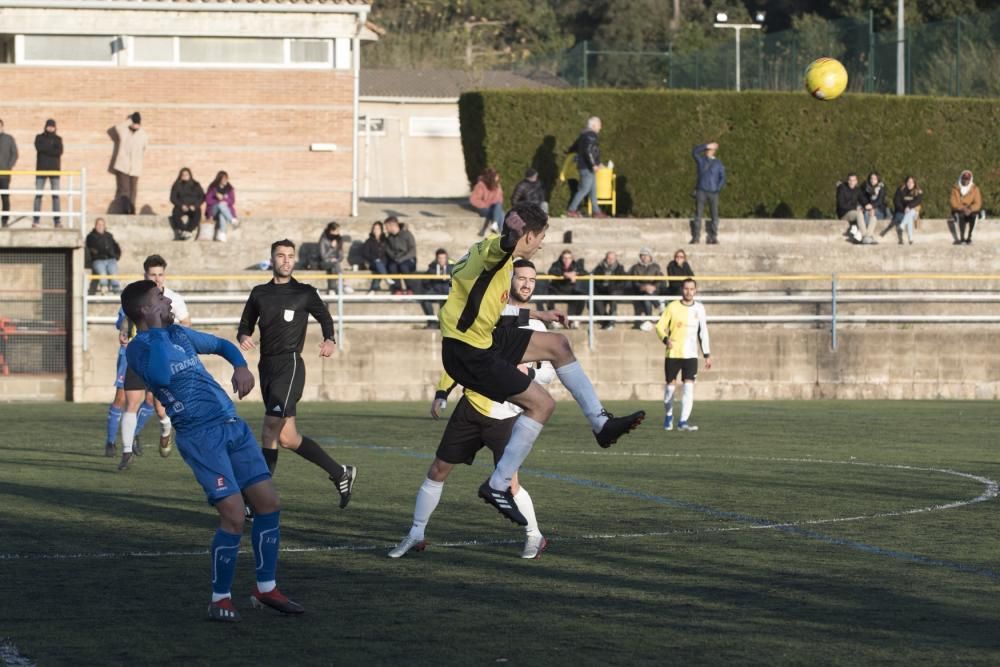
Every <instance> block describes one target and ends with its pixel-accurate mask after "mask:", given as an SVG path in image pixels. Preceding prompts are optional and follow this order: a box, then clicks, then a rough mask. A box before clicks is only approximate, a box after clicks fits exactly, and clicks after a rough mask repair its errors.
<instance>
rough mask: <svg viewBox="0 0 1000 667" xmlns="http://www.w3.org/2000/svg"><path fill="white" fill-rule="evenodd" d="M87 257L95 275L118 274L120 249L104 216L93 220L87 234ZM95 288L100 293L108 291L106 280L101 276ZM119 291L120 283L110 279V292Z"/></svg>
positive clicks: (116, 292)
mask: <svg viewBox="0 0 1000 667" xmlns="http://www.w3.org/2000/svg"><path fill="white" fill-rule="evenodd" d="M86 245H87V257H88V258H89V259H90V268H91V269H92V270H93V272H94V274H95V275H101V276H114V275H118V260H119V259H121V256H122V249H121V248H120V247H119V246H118V242H117V241H115V237H114V236H112V235H111V232H109V231H108V226H107V223H105V222H104V218H98V219H97V220H94V228H93V229H92V230H90V233H89V234H87V241H86ZM97 290H98V291H99V292H100V293H101V294H107V293H108V280H107V279H106V278H102V279H101V280H100V281H98V283H97ZM120 291H121V284H119V282H118V281H117V280H112V281H111V292H112V293H114V294H118V292H120Z"/></svg>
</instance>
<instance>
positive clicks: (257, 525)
mask: <svg viewBox="0 0 1000 667" xmlns="http://www.w3.org/2000/svg"><path fill="white" fill-rule="evenodd" d="M280 523H281V510H278V511H277V512H271V513H270V514H257V515H256V516H254V518H253V532H252V533H251V535H252V539H253V554H254V560H255V561H256V565H257V581H261V582H271V581H274V576H275V573H276V572H277V571H278V547H279V546H280V545H281V528H280V527H279V524H280Z"/></svg>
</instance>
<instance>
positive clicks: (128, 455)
mask: <svg viewBox="0 0 1000 667" xmlns="http://www.w3.org/2000/svg"><path fill="white" fill-rule="evenodd" d="M135 422H136V413H134V412H127V411H126V412H125V414H123V415H122V459H121V461H119V462H118V469H119V470H128V469H129V468H130V467H131V466H132V461H133V460H134V459H135V454H133V452H132V446H133V444H134V443H135Z"/></svg>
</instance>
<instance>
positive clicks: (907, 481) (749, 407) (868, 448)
mask: <svg viewBox="0 0 1000 667" xmlns="http://www.w3.org/2000/svg"><path fill="white" fill-rule="evenodd" d="M645 407H646V408H647V409H648V410H649V411H650V414H651V417H650V419H649V420H648V421H647V422H646V424H644V425H643V426H642V427H641V428H640V429H639V431H637V432H636V433H635V434H634V435H632V436H630V437H628V438H626V439H623V440H622V441H621V442H619V444H618V445H616V446H615V447H614V448H612V449H611V450H607V451H605V450H601V449H599V448H598V447H597V446H596V445H595V443H594V440H593V437H592V436H591V435H590V433H589V430H588V428H587V425H586V423H585V422H584V420H583V418H582V417H580V415H579V413H578V412H577V411H576V408H575V406H574V405H572V404H561V405H560V406H559V409H558V410H557V412H556V416H555V418H554V420H553V422H552V423H551V424H550V425H549V426H548V427H547V428H546V430H545V432H544V433H543V435H542V437H541V438H540V440H539V441H538V443H537V444H536V446H535V451H534V452H533V453H532V455H531V456H530V457H529V459H528V461H527V463H526V464H525V469H524V470H523V471H522V481H523V483H524V485H525V487H526V488H528V489H529V490H530V491H531V494H532V496H533V498H534V503H535V507H536V510H537V512H538V517H539V521H540V524H541V527H542V530H543V532H544V533H545V534H546V535H547V537H548V538H549V539H550V546H549V550H548V551H547V552H546V553H545V555H544V556H543V557H542V558H541V559H540V560H537V561H523V560H521V559H519V558H518V555H519V553H520V549H521V544H522V541H523V531H522V530H521V529H518V528H516V527H514V526H513V525H512V524H510V523H508V522H506V521H504V520H502V519H501V518H500V516H499V515H498V514H497V513H496V512H495V511H494V510H493V509H491V508H488V507H487V506H486V505H484V504H483V503H482V502H481V501H480V500H479V499H478V498H477V497H476V489H477V487H478V485H479V484H480V483H481V482H482V480H483V479H484V478H485V476H486V475H487V473H488V467H487V465H486V462H485V460H484V461H480V462H478V463H477V465H476V466H474V469H471V470H470V469H465V468H464V467H463V468H460V469H457V470H456V472H455V473H454V474H453V475H452V478H451V479H450V480H449V481H448V483H447V484H446V486H445V491H444V496H443V498H442V501H441V504H440V505H439V507H438V510H437V512H436V513H435V515H434V517H433V518H432V520H431V523H430V526H429V527H428V532H427V537H428V541H429V542H430V547H429V549H428V551H426V552H425V553H422V554H413V555H408V556H407V557H405V558H403V559H401V560H398V561H394V560H390V559H388V558H386V557H385V553H386V551H387V549H388V548H390V547H391V546H392V545H394V544H395V543H396V542H397V541H398V540H399V539H400V538H401V537H402V536H403V535H404V534H405V533H406V531H407V530H408V528H409V524H410V517H411V512H412V508H413V499H414V495H415V493H416V490H417V487H418V486H419V485H420V483H421V480H422V479H423V476H424V473H425V471H426V467H427V465H428V463H429V462H430V459H431V457H432V455H433V452H434V449H435V447H436V445H437V440H438V438H439V436H440V433H441V431H442V429H443V426H444V423H443V422H434V421H432V420H431V419H430V418H429V417H427V416H426V409H427V406H426V405H424V404H391V403H386V404H372V403H368V404H307V405H303V406H300V418H299V419H300V424H301V428H302V431H303V432H305V433H307V434H310V435H312V436H313V437H314V438H316V439H317V440H320V441H321V442H322V443H323V444H324V445H326V446H327V447H328V449H329V450H330V451H331V452H332V453H333V455H334V456H335V458H337V459H338V460H341V461H343V462H348V463H354V464H356V465H358V466H359V469H360V479H359V482H358V485H357V488H356V493H355V497H354V500H353V501H352V503H351V505H350V506H349V507H348V508H347V509H346V510H344V511H341V510H339V509H337V504H336V494H335V492H334V491H333V489H332V488H331V487H330V484H329V482H327V481H326V478H325V476H324V475H323V474H322V473H321V472H320V471H319V470H318V469H317V468H314V467H313V466H311V465H310V464H308V463H306V462H304V461H303V460H301V459H299V458H298V457H297V456H295V455H294V454H291V453H287V452H283V453H282V455H281V458H280V461H279V466H278V471H277V474H276V477H275V481H276V483H277V485H278V488H279V490H280V492H281V496H282V502H283V514H282V544H283V547H285V548H287V552H285V553H283V554H282V560H281V563H280V565H279V571H278V580H279V584H280V585H281V587H282V589H284V590H285V591H286V592H287V593H289V594H290V595H291V596H292V597H294V598H295V599H297V600H298V601H300V602H301V603H303V604H304V605H305V606H306V607H307V609H308V613H307V614H306V615H305V616H303V617H300V618H286V617H282V616H279V615H277V614H274V613H271V612H269V611H267V612H264V611H261V612H255V611H254V610H252V609H251V608H250V605H249V602H248V600H247V595H248V593H249V589H250V587H251V586H252V582H253V558H252V555H250V554H248V553H246V552H244V554H243V555H242V556H241V560H240V567H239V569H238V571H237V575H236V585H235V588H234V597H235V600H236V603H237V606H238V607H239V608H240V610H241V611H242V612H243V614H244V620H243V623H241V624H239V625H235V626H227V625H220V624H213V623H210V622H209V621H207V620H206V619H205V606H206V604H207V601H208V597H209V593H210V588H209V574H210V573H209V566H210V562H209V559H208V555H207V552H208V544H209V541H210V539H211V536H212V533H213V531H214V529H215V525H216V517H215V514H214V512H213V511H212V510H211V509H210V508H209V507H208V506H207V505H206V504H205V502H204V500H203V496H202V493H201V490H200V488H199V487H198V486H197V485H196V483H195V481H194V477H193V476H192V475H191V473H190V472H189V471H188V469H187V467H186V466H185V465H184V463H183V462H182V461H181V459H180V457H179V456H177V455H176V453H175V454H174V456H172V457H171V458H169V459H165V460H164V459H160V458H159V457H158V456H157V454H156V451H155V446H153V440H154V435H155V422H154V423H152V424H150V425H149V426H148V427H147V431H146V434H145V437H144V438H143V440H144V441H145V442H147V443H148V448H147V452H146V454H145V456H144V457H143V458H142V459H140V460H139V461H138V463H137V464H136V465H135V467H133V469H132V470H130V471H128V472H126V473H119V472H117V471H116V469H115V463H116V462H117V461H116V460H115V461H113V460H111V459H106V458H104V457H103V455H102V453H103V452H102V445H103V432H104V417H105V410H106V406H103V405H61V404H60V405H6V406H3V407H0V456H2V458H0V571H2V576H0V600H2V603H0V639H2V638H6V639H7V640H9V641H11V642H12V643H13V644H14V645H16V646H17V648H18V649H19V650H20V652H21V653H22V654H24V655H25V656H27V657H28V658H30V659H31V660H33V661H35V662H37V664H39V665H56V664H67V665H69V664H72V665H142V664H170V665H213V666H218V665H230V664H233V665H235V664H261V665H299V664H337V665H369V664H384V665H399V664H405V665H431V664H433V665H445V664H447V665H452V664H454V665H487V664H489V665H494V664H513V665H563V664H573V665H604V664H608V665H664V664H675V665H686V664H730V663H741V664H742V663H757V664H763V663H768V664H774V663H781V664H788V663H796V664H817V663H822V664H852V665H857V664H870V663H922V664H930V663H949V664H951V663H960V664H990V663H992V664H996V663H997V662H998V661H1000V549H998V547H1000V539H998V535H1000V514H998V512H997V506H998V501H997V498H996V494H997V488H996V484H995V482H992V481H991V480H997V479H1000V454H998V435H997V434H998V426H1000V417H998V411H997V406H996V404H994V403H958V402H952V403H946V402H873V401H868V402H809V403H807V402H797V403H790V402H780V403H779V402H774V403H724V402H717V403H701V404H698V405H697V406H696V412H695V417H696V418H697V419H695V420H694V421H696V422H697V423H698V424H699V425H700V426H701V429H702V430H701V431H700V432H698V433H693V434H681V433H677V432H672V433H664V432H663V431H662V430H661V428H660V419H661V416H660V414H661V411H662V406H660V405H658V404H648V405H646V406H645ZM609 408H611V409H612V410H614V409H618V410H623V409H624V408H625V406H624V405H621V404H612V405H610V406H609ZM241 409H242V413H243V415H244V416H245V417H248V418H249V419H250V420H251V423H252V425H253V426H254V428H255V429H256V428H258V426H259V417H258V415H259V414H260V412H261V410H260V405H259V404H248V405H243V406H241ZM481 458H482V459H487V458H488V457H486V456H481ZM958 473H964V474H958ZM248 534H249V531H248ZM243 544H244V547H245V548H248V547H249V539H245V540H244V543H243Z"/></svg>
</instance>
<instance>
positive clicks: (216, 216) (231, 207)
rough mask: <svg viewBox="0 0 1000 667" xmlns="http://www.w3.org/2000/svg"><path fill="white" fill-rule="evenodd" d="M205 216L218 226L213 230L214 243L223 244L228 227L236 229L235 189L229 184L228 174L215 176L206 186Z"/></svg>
mask: <svg viewBox="0 0 1000 667" xmlns="http://www.w3.org/2000/svg"><path fill="white" fill-rule="evenodd" d="M205 215H207V216H208V217H209V218H212V219H213V220H215V224H216V225H217V226H218V227H217V228H216V230H215V240H216V241H222V242H225V240H226V230H227V229H229V225H232V226H233V227H238V226H239V224H240V221H239V218H237V217H236V188H234V187H233V184H232V183H230V182H229V174H227V173H226V172H224V171H220V172H219V173H218V174H216V175H215V180H214V181H212V184H211V185H209V186H208V193H207V194H206V195H205Z"/></svg>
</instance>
